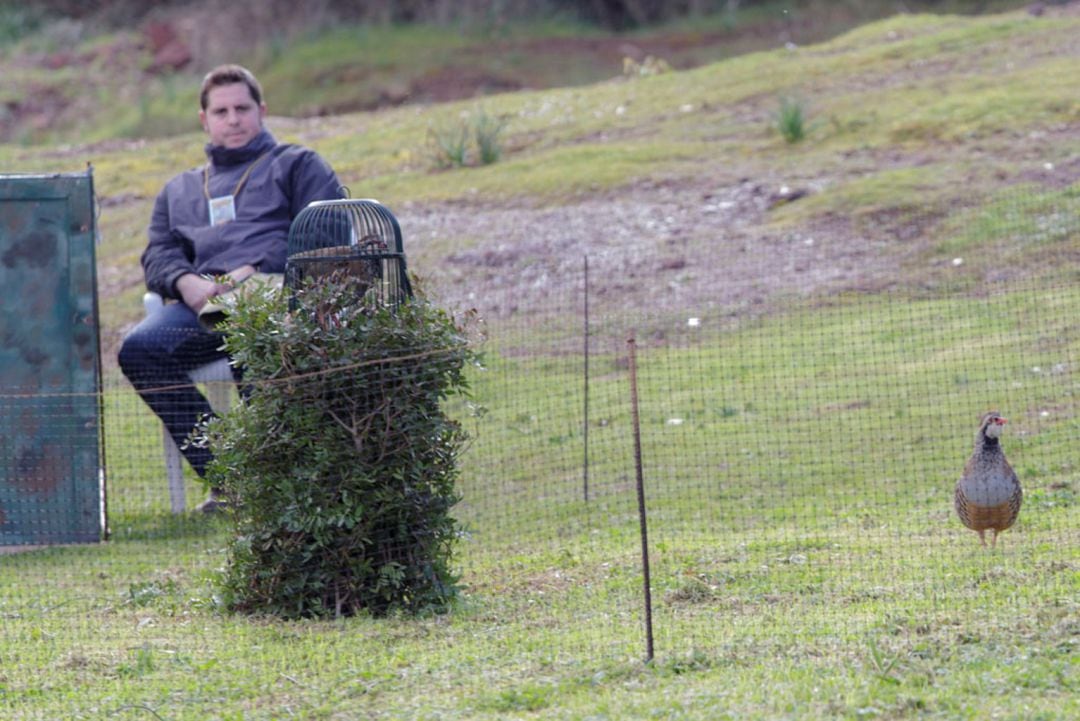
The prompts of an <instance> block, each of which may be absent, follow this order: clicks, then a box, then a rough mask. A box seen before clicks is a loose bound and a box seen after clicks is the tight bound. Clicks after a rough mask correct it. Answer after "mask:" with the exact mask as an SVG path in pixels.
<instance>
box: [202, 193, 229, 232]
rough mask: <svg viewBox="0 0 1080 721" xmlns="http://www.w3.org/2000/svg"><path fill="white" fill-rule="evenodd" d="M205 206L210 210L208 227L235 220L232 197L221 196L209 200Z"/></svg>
mask: <svg viewBox="0 0 1080 721" xmlns="http://www.w3.org/2000/svg"><path fill="white" fill-rule="evenodd" d="M207 205H208V206H209V208H210V225H221V224H222V223H228V222H230V221H233V220H236V204H235V203H234V202H233V196H231V195H222V196H219V197H217V198H211V199H210V200H209V201H208V202H207Z"/></svg>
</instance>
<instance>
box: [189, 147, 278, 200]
mask: <svg viewBox="0 0 1080 721" xmlns="http://www.w3.org/2000/svg"><path fill="white" fill-rule="evenodd" d="M269 154H270V151H269V150H267V151H266V152H265V153H263V154H262V155H260V156H259V157H257V158H255V160H252V161H251V165H249V166H247V170H245V171H244V174H243V175H241V176H240V180H239V181H237V183H236V187H235V188H233V192H232V196H233V197H234V198H235V197H236V196H238V195H240V191H241V190H242V189H243V187H244V183H246V182H247V179H248V178H249V177H251V171H253V170H255V166H256V165H258V164H259V161H261V160H262V159H263V158H265V157H266V156H267V155H269ZM203 195H205V196H206V199H207V200H210V163H207V164H206V165H204V166H203Z"/></svg>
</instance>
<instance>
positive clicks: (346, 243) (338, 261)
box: [285, 199, 412, 307]
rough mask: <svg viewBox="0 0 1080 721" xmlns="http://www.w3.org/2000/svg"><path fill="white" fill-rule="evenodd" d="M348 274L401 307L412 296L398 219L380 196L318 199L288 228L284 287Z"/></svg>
mask: <svg viewBox="0 0 1080 721" xmlns="http://www.w3.org/2000/svg"><path fill="white" fill-rule="evenodd" d="M330 275H336V276H339V277H340V276H345V277H347V278H348V280H349V281H350V282H354V283H356V284H357V286H358V287H359V289H360V292H361V294H367V293H373V294H374V295H375V296H376V298H377V299H378V300H379V301H381V302H382V303H385V304H387V305H390V306H392V307H397V306H398V305H399V304H400V303H402V302H403V301H405V299H407V298H411V297H412V287H411V286H410V285H409V278H408V274H407V273H406V270H405V249H404V246H403V244H402V241H401V227H400V226H399V225H398V222H397V218H395V217H394V214H393V213H391V212H390V211H389V210H388V209H387V208H386V207H385V206H384V205H383V204H382V203H379V202H378V201H376V200H351V199H350V200H317V201H315V202H313V203H311V204H310V205H308V206H307V207H306V208H304V209H303V210H302V211H300V214H299V215H297V216H296V219H295V220H293V222H292V225H291V226H290V227H289V242H288V257H287V259H286V262H285V286H286V287H287V288H289V289H290V291H292V292H295V291H296V290H297V289H299V288H301V287H302V286H303V285H304V284H308V283H312V282H316V281H317V280H318V279H319V278H324V277H326V276H330Z"/></svg>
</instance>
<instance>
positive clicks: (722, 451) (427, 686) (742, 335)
mask: <svg viewBox="0 0 1080 721" xmlns="http://www.w3.org/2000/svg"><path fill="white" fill-rule="evenodd" d="M1077 300H1078V298H1077V295H1076V291H1075V288H1073V287H1070V286H1056V287H1051V288H1050V289H1049V290H1037V291H1033V290H1026V291H1025V290H1013V291H1011V292H1009V293H1007V294H1003V295H1001V296H996V297H994V298H991V299H987V300H983V301H978V302H976V303H972V302H970V301H969V300H968V301H965V300H963V299H957V300H923V301H916V302H912V301H910V300H909V299H903V298H900V299H897V298H885V299H878V300H869V301H867V300H865V299H853V300H851V301H849V302H843V303H839V304H837V305H836V307H833V308H827V309H816V310H815V311H813V312H812V313H810V312H807V311H802V312H800V311H795V312H793V313H792V314H790V315H784V316H779V317H772V318H769V319H766V320H762V321H760V322H755V323H752V324H750V326H749V327H747V328H745V329H742V330H737V331H733V332H728V333H724V334H721V335H718V336H716V337H714V338H708V339H701V340H699V341H697V342H693V343H679V344H672V345H671V346H669V347H664V348H656V349H652V350H644V351H643V352H642V354H641V358H640V379H641V397H642V399H643V404H642V412H641V418H642V425H643V428H644V438H645V445H644V448H643V456H644V459H645V463H644V475H645V478H646V483H647V488H648V497H649V514H650V533H651V538H652V554H651V560H652V564H653V566H652V571H653V588H652V591H653V599H654V626H655V637H656V652H657V653H656V660H655V661H654V663H653V664H650V665H646V664H643V663H642V658H643V655H644V652H645V647H644V642H645V640H644V636H643V625H642V624H643V620H642V599H641V570H640V557H639V555H638V551H639V540H638V534H637V530H638V519H637V515H636V500H635V494H634V490H633V484H632V482H631V480H632V476H633V467H632V463H631V462H630V456H631V451H632V448H631V446H630V438H629V434H628V425H629V408H628V402H627V398H626V396H627V392H626V388H625V386H626V381H627V378H626V372H625V371H624V370H623V371H617V372H614V373H606V374H601V375H598V377H597V378H596V379H595V381H594V388H593V413H594V414H595V415H594V423H593V427H592V433H593V438H592V440H591V441H590V447H591V453H592V456H593V462H592V464H591V466H590V475H591V479H592V486H591V498H590V500H589V501H588V502H585V501H583V500H582V498H581V494H580V490H581V473H580V471H581V443H580V441H581V438H580V428H581V426H580V417H579V411H580V396H579V394H578V393H576V392H573V391H565V392H556V393H553V392H552V389H565V388H568V387H571V386H572V384H573V382H574V381H575V380H577V377H579V376H580V369H579V368H578V367H577V366H579V365H580V359H561V360H560V359H549V360H545V359H544V358H542V357H539V356H538V357H535V358H528V359H523V360H519V361H510V360H506V359H503V360H500V359H498V358H497V357H493V358H492V362H491V363H490V364H489V366H488V370H487V371H486V372H485V373H484V374H483V375H482V377H478V378H477V379H476V382H475V391H476V400H477V401H480V402H483V403H485V405H487V406H488V407H489V409H490V412H489V414H488V415H487V416H485V417H484V419H483V421H467V422H470V423H473V424H475V425H474V428H473V431H474V434H475V440H474V447H473V448H472V449H471V450H470V452H469V454H468V456H467V457H466V459H465V476H464V479H463V481H464V482H463V486H462V491H463V493H464V495H465V499H466V500H465V502H464V504H463V505H462V506H461V508H460V510H459V515H460V517H461V518H462V520H463V521H464V522H465V524H466V528H467V529H468V532H467V533H466V535H465V537H464V539H463V541H462V543H461V546H460V553H459V563H460V567H461V569H462V572H463V579H462V580H463V588H464V594H463V597H462V600H461V603H460V604H459V605H458V607H457V608H456V609H455V610H454V611H453V612H451V613H450V614H447V615H445V616H434V617H429V618H421V619H407V618H394V619H382V620H374V619H351V620H347V621H340V622H330V621H327V622H294V623H283V622H280V621H274V620H271V619H250V618H242V617H236V616H232V615H230V614H228V613H226V612H224V611H223V610H222V609H220V608H219V607H218V599H217V598H216V597H215V590H214V586H213V583H212V579H213V577H214V574H215V573H216V570H217V569H218V568H220V567H221V565H222V564H223V562H224V558H223V551H222V549H223V545H224V539H225V536H224V534H225V532H226V529H225V527H224V525H220V524H216V523H214V522H212V521H207V520H206V519H202V518H191V517H179V518H174V517H171V516H169V515H167V514H165V513H164V511H163V509H157V510H155V509H147V508H146V507H143V506H141V505H140V501H141V500H144V499H146V498H150V497H155V496H156V497H158V498H160V499H161V501H162V502H163V501H164V489H163V488H161V489H155V488H154V487H153V486H149V487H148V486H147V485H146V482H147V477H146V473H145V472H143V473H141V474H140V473H137V472H136V473H134V474H133V476H131V477H126V476H124V475H115V476H114V478H113V487H112V494H113V496H114V498H115V499H116V500H115V501H114V510H113V517H112V526H113V531H114V537H113V540H112V541H111V542H110V543H108V544H106V545H104V546H101V547H89V548H86V547H84V548H56V549H49V550H41V551H30V552H27V553H24V554H20V555H17V556H9V557H7V558H5V559H4V563H3V565H2V571H0V581H2V583H0V588H3V589H4V594H3V597H2V600H0V614H2V618H3V628H4V636H5V644H4V651H3V661H4V664H3V668H4V671H3V677H2V682H3V686H2V694H0V708H3V709H5V716H6V717H8V718H17V719H29V718H61V717H62V718H101V717H120V718H124V717H133V718H139V717H141V716H143V715H151V714H153V715H156V716H157V717H160V718H166V719H205V718H222V719H231V718H236V719H257V718H305V719H318V718H326V719H339V718H340V719H345V718H478V719H479V718H505V717H507V716H510V717H518V716H520V717H530V716H538V717H544V718H582V719H584V718H652V717H662V718H700V719H705V718H710V719H711V718H852V719H856V718H984V717H990V718H1025V719H1026V718H1047V719H1050V718H1060V719H1065V718H1070V717H1071V716H1073V715H1074V714H1075V713H1076V712H1077V710H1078V708H1077V696H1076V685H1077V681H1078V672H1080V669H1078V668H1077V663H1076V656H1075V653H1074V650H1075V642H1076V635H1077V632H1078V631H1080V628H1078V626H1077V618H1078V617H1077V611H1078V608H1077V601H1078V592H1080V559H1078V557H1077V553H1076V528H1077V522H1078V520H1080V518H1078V507H1077V505H1076V503H1075V482H1074V481H1073V474H1074V472H1075V453H1074V452H1073V442H1072V441H1073V438H1074V436H1075V433H1076V429H1077V421H1076V419H1075V418H1074V417H1072V415H1071V410H1070V409H1071V408H1072V405H1071V404H1070V403H1069V402H1068V400H1067V399H1066V398H1063V397H1062V396H1063V395H1067V394H1072V393H1075V383H1074V382H1073V381H1072V380H1071V377H1070V376H1071V374H1068V375H1062V374H1057V375H1055V374H1053V373H1049V372H1048V373H1046V374H1040V373H1033V372H1032V371H1031V368H1032V367H1036V366H1042V367H1046V368H1047V369H1049V368H1051V367H1052V366H1053V364H1054V363H1062V362H1064V363H1067V364H1075V362H1076V358H1077V354H1078V350H1080V347H1078V345H1077V344H1078V342H1080V338H1077V337H1075V334H1073V335H1072V337H1069V332H1068V329H1069V328H1071V327H1072V321H1071V316H1069V315H1067V314H1063V313H1059V312H1050V313H1047V312H1045V311H1046V308H1047V307H1050V308H1051V309H1053V310H1056V311H1063V310H1066V309H1068V308H1072V307H1075V304H1076V302H1077ZM1033 313H1034V314H1035V315H1036V316H1037V317H1038V318H1039V319H1040V322H1038V323H1020V322H1018V320H1019V319H1029V318H1031V317H1032V315H1031V314H1033ZM811 316H812V317H811ZM941 318H947V319H949V322H947V323H945V324H942V323H940V322H938V321H939V319H941ZM1040 339H1042V340H1046V339H1064V340H1062V341H1061V343H1060V344H1055V346H1054V347H1053V348H1052V349H1048V350H1046V351H1039V350H1037V349H1038V348H1039V342H1040ZM1033 349H1034V350H1033ZM596 362H597V364H598V365H602V359H599V358H598V359H596ZM841 379H845V380H844V381H843V382H841ZM1017 379H1023V383H1018V382H1017ZM990 398H993V399H995V400H997V401H1000V402H1001V403H1002V405H1003V406H1005V407H1011V408H1020V410H1019V411H1018V413H1017V414H1016V415H1015V416H1013V417H1012V418H1011V420H1012V423H1011V424H1010V429H1011V431H1010V435H1009V437H1008V439H1007V449H1008V452H1009V455H1010V458H1012V460H1013V462H1014V464H1015V465H1016V467H1017V469H1018V471H1019V472H1020V474H1021V477H1022V479H1023V482H1024V484H1025V486H1026V488H1027V501H1026V505H1025V508H1024V511H1023V515H1022V517H1021V522H1020V524H1019V525H1018V527H1017V528H1016V529H1014V530H1012V531H1010V532H1009V533H1007V534H1006V535H1005V536H1004V537H1003V539H1002V544H1001V546H1002V547H1001V548H999V549H997V550H996V551H993V552H991V551H987V550H984V549H981V548H979V547H978V544H977V542H976V539H975V537H974V535H973V534H971V533H970V532H967V531H965V530H963V529H962V528H960V526H959V524H958V523H957V522H956V521H955V519H954V518H953V517H952V513H951V505H950V493H951V484H952V481H953V479H954V478H955V477H956V475H957V473H958V469H959V465H960V464H962V462H963V459H964V458H965V457H966V454H967V453H968V451H969V446H970V432H971V427H972V423H971V419H972V418H974V416H975V413H976V412H977V411H978V410H979V409H981V408H982V406H983V405H984V404H985V401H987V400H988V399H990ZM1034 401H1041V402H1042V404H1041V405H1034V406H1032V407H1030V408H1024V404H1025V403H1027V402H1034ZM1055 401H1056V402H1057V403H1058V404H1059V405H1058V407H1056V408H1055V409H1054V411H1053V413H1052V414H1051V415H1050V416H1044V415H1042V413H1041V412H1040V410H1039V409H1041V408H1050V407H1051V406H1050V405H1048V404H1049V403H1051V402H1055ZM110 408H112V409H113V413H114V414H117V415H121V417H122V414H121V411H122V410H123V409H124V406H123V405H122V404H119V403H118V404H117V406H115V407H113V406H110ZM671 418H680V419H682V421H683V422H682V423H680V424H677V425H673V424H671V423H669V419H671ZM600 419H603V422H601V421H600ZM109 426H110V427H112V428H114V429H115V430H114V433H115V438H114V440H113V441H112V442H111V443H110V447H109V449H108V450H109V454H110V457H111V458H118V459H122V460H119V461H118V466H119V467H121V468H125V467H127V469H128V470H130V471H138V470H139V469H142V468H145V467H146V466H147V465H152V464H153V463H154V459H153V458H152V456H153V449H152V448H148V450H147V453H146V456H145V457H144V458H142V460H138V459H135V458H133V457H132V451H131V447H132V446H136V447H143V446H149V445H151V444H139V443H133V441H132V436H133V435H134V434H133V433H132V432H131V431H128V430H126V429H125V428H123V427H117V426H115V425H114V424H113V423H110V424H109ZM881 441H884V442H881ZM126 464H131V465H130V466H126ZM144 464H145V465H144Z"/></svg>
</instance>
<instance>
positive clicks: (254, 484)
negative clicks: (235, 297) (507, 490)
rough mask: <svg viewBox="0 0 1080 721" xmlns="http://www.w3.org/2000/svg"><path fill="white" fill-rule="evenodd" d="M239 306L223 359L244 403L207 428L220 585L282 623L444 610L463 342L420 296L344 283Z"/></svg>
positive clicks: (452, 323)
mask: <svg viewBox="0 0 1080 721" xmlns="http://www.w3.org/2000/svg"><path fill="white" fill-rule="evenodd" d="M283 295H284V294H282V293H280V292H274V291H264V292H263V293H261V294H257V295H250V296H249V297H248V298H247V299H246V300H245V302H243V303H240V304H238V306H237V307H236V308H235V310H234V311H233V313H232V314H231V315H230V318H229V320H228V321H227V325H226V331H227V333H228V336H227V338H228V339H227V341H226V343H227V347H228V349H229V351H230V353H231V354H232V355H233V357H234V358H235V360H236V362H237V363H239V364H240V365H241V367H243V368H244V383H245V389H244V392H245V397H246V399H245V402H244V403H242V404H240V405H239V406H238V407H237V408H236V409H235V410H234V411H233V412H231V413H229V414H228V415H227V416H226V417H224V418H220V419H215V420H214V421H212V422H211V423H210V424H209V425H208V427H207V430H206V434H205V439H204V441H205V442H208V443H209V444H210V447H211V448H212V450H213V452H214V455H215V459H214V461H213V463H212V464H211V468H210V469H209V474H208V479H209V481H210V483H211V484H212V485H214V486H216V487H219V488H221V489H223V490H224V491H225V492H226V493H227V494H228V495H229V496H230V497H232V499H233V500H234V502H235V505H236V508H235V511H234V513H233V514H232V518H233V519H234V523H235V530H236V534H235V537H234V539H233V541H232V542H231V546H230V556H229V565H228V567H227V569H226V571H225V577H224V586H225V590H226V592H227V594H226V595H227V597H228V598H229V600H230V603H231V605H232V606H233V607H234V608H235V609H237V610H240V611H245V612H258V613H272V614H274V615H278V616H283V617H287V618H295V617H309V616H329V615H334V616H341V615H352V614H355V613H357V612H360V611H366V612H368V613H372V614H375V615H381V614H385V613H388V612H391V611H396V610H405V611H411V612H415V611H420V610H430V609H436V610H438V609H441V608H444V607H445V606H446V605H447V604H448V603H449V602H450V601H451V600H452V599H453V598H454V596H455V595H456V581H457V579H456V577H455V576H454V574H453V572H452V569H451V558H452V550H453V545H454V540H455V538H456V536H457V524H456V521H455V520H454V519H453V518H452V517H451V515H450V510H451V507H452V506H453V505H454V504H455V503H456V502H457V500H458V496H457V494H456V491H455V479H456V477H457V463H456V459H457V456H458V454H459V452H460V451H461V449H462V447H463V443H464V441H465V434H464V432H463V430H462V429H461V427H460V426H459V424H458V423H457V422H456V421H454V420H452V419H451V418H449V417H448V416H447V415H446V414H445V413H444V411H443V408H442V404H443V401H444V400H445V399H446V398H447V397H448V396H450V395H452V394H464V393H467V391H468V387H467V383H466V379H465V377H464V374H463V371H464V367H465V366H466V364H467V363H469V362H471V361H473V360H475V357H474V355H473V352H472V350H471V349H470V346H469V343H468V339H467V335H466V332H465V328H464V327H463V326H462V325H460V324H459V323H458V322H457V321H456V320H455V319H453V318H452V317H450V316H449V315H448V314H447V313H445V312H444V311H441V310H438V309H437V308H435V307H434V306H433V305H432V304H431V303H430V302H429V301H427V300H426V299H425V298H424V297H423V296H422V295H418V296H417V297H416V298H415V299H413V300H412V301H410V302H408V303H405V304H403V305H401V306H400V307H398V308H397V309H392V308H390V307H388V306H385V305H383V304H382V303H380V301H378V300H377V299H376V298H375V297H374V296H373V295H372V294H368V295H366V296H364V295H362V290H360V289H358V288H356V287H354V286H353V285H352V284H351V283H350V282H349V281H347V280H343V279H341V278H330V279H327V278H323V279H322V280H321V281H320V283H319V285H318V286H310V287H308V288H305V289H302V290H301V291H299V292H298V293H297V294H296V298H295V300H294V302H293V308H292V309H291V310H290V308H289V302H288V300H286V299H285V298H284V297H283Z"/></svg>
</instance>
